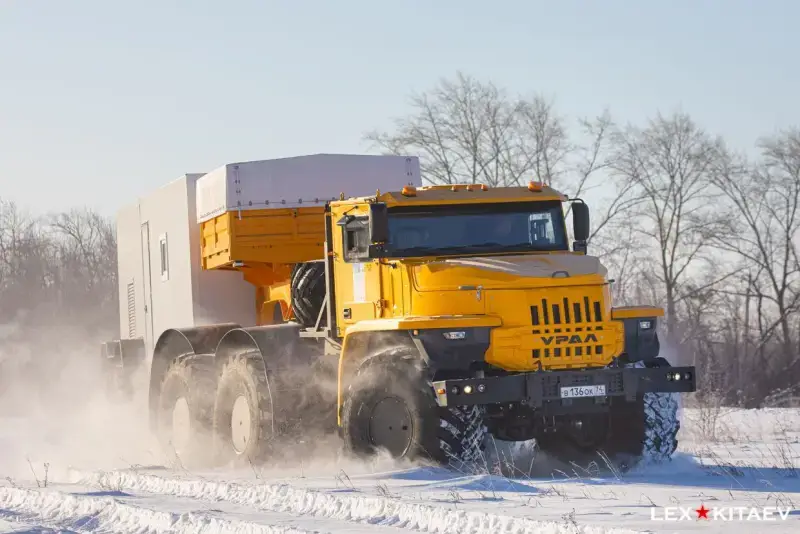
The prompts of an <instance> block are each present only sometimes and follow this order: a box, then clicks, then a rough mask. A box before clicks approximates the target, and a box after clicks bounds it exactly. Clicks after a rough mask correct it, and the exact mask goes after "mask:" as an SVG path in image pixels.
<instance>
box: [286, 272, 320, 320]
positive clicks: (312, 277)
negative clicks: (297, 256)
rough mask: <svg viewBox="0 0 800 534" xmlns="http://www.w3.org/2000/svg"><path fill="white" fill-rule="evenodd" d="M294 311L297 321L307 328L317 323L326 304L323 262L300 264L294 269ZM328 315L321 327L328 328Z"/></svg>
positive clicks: (292, 282) (292, 283)
mask: <svg viewBox="0 0 800 534" xmlns="http://www.w3.org/2000/svg"><path fill="white" fill-rule="evenodd" d="M291 288H292V311H293V312H294V315H295V317H296V318H297V321H298V322H299V323H300V324H302V325H303V326H305V327H307V328H308V327H312V326H314V325H315V324H316V323H317V317H319V312H320V310H321V309H322V305H323V303H324V302H325V294H326V288H325V263H324V262H321V261H316V262H308V263H298V264H295V266H294V268H293V269H292V278H291ZM327 323H328V318H327V314H325V313H323V314H322V319H321V320H320V323H319V325H320V327H322V326H327Z"/></svg>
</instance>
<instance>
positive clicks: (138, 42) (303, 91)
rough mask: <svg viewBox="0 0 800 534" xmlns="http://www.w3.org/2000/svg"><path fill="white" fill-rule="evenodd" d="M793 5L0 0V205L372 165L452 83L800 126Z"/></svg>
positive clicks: (753, 0)
mask: <svg viewBox="0 0 800 534" xmlns="http://www.w3.org/2000/svg"><path fill="white" fill-rule="evenodd" d="M797 20H800V2H796V1H791V0H786V1H778V0H750V1H745V0H727V1H724V0H695V1H688V0H675V1H671V2H656V1H654V0H653V1H635V0H629V1H620V0H603V1H593V2H592V1H589V0H585V1H578V0H561V1H558V2H555V1H552V0H550V1H538V0H527V1H501V0H493V1H492V2H486V1H477V0H460V1H455V0H437V1H436V2H430V1H428V2H425V1H422V0H405V1H401V0H396V1H393V2H389V1H374V0H373V1H372V2H367V1H363V0H337V1H332V0H331V1H327V2H326V1H322V0H295V1H289V0H284V1H267V0H262V1H257V0H224V1H221V0H217V1H211V0H182V1H179V0H162V1H156V0H138V1H123V0H118V1H112V0H69V1H67V0H49V1H46V0H0V198H3V199H5V200H13V201H15V202H17V203H18V204H19V205H20V206H22V207H24V208H25V209H27V210H29V211H31V212H33V213H45V212H48V211H53V210H63V209H68V208H70V207H80V206H86V207H90V208H93V209H96V210H99V211H100V212H102V213H104V214H109V215H110V214H113V213H115V212H116V210H117V209H118V208H119V207H120V206H122V205H124V204H128V203H130V202H132V201H133V200H134V199H135V198H136V197H137V196H144V195H146V194H147V193H148V192H150V191H152V190H153V189H155V188H157V187H160V186H161V185H163V184H165V183H168V182H169V181H171V180H174V179H175V178H178V177H179V176H180V175H182V174H184V173H192V172H208V171H210V170H212V169H215V168H217V167H219V166H221V165H224V164H226V163H229V162H234V161H247V160H257V159H268V158H275V157H285V156H295V155H301V154H312V153H319V152H327V153H336V152H344V153H368V149H369V145H368V144H367V143H366V142H365V141H364V140H363V135H364V133H365V132H366V131H368V130H371V129H373V128H382V127H388V126H390V125H391V119H392V118H394V117H396V116H401V115H403V114H405V113H407V112H408V111H409V108H408V97H409V95H410V94H411V93H412V92H413V91H425V90H427V89H430V88H432V87H433V86H435V85H436V84H437V82H438V81H439V80H440V79H441V78H443V77H445V78H451V77H453V76H454V75H455V73H456V72H457V71H459V70H460V71H462V72H464V73H467V74H470V75H472V76H475V77H478V78H480V79H482V80H485V81H493V82H494V83H496V84H497V85H499V86H502V87H505V88H506V89H507V90H509V91H510V92H512V93H533V92H536V93H541V94H543V95H545V96H547V97H548V98H552V99H553V100H554V102H555V105H556V107H557V109H558V111H559V112H560V113H562V114H563V115H566V116H568V117H580V116H587V115H588V116H593V115H597V114H599V113H601V112H602V111H603V109H605V108H608V109H609V111H610V112H611V113H612V115H613V116H614V117H615V119H617V120H619V121H622V122H632V123H639V124H641V123H643V122H644V121H646V120H647V119H648V118H649V117H652V116H653V115H654V114H655V113H656V112H658V111H662V112H665V113H669V112H671V111H676V110H680V111H685V112H688V113H689V114H691V115H692V117H693V118H694V119H695V120H696V121H697V122H698V123H699V124H701V125H702V126H703V127H704V128H706V129H707V130H708V131H710V132H712V133H717V134H721V135H723V136H725V138H726V139H727V140H728V141H729V143H730V144H731V145H732V146H734V147H737V148H739V149H748V148H749V147H751V146H753V144H754V142H755V140H756V139H757V138H758V137H760V136H762V135H767V134H772V133H775V132H776V131H777V130H779V129H781V128H785V127H788V126H790V125H798V124H800V98H798V95H800V69H798V68H797V66H798V61H800V59H798V58H799V57H800V56H798V53H799V52H800V38H798V37H797V33H796V21H797Z"/></svg>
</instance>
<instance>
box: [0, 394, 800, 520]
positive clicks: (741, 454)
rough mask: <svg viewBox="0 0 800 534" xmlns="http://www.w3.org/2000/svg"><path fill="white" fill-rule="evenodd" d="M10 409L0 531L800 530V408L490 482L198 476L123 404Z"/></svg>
mask: <svg viewBox="0 0 800 534" xmlns="http://www.w3.org/2000/svg"><path fill="white" fill-rule="evenodd" d="M0 403H2V399H0ZM6 407H8V405H6ZM2 409H3V406H2V404H0V410H2ZM5 412H6V413H5V414H4V415H3V416H2V417H3V418H2V420H0V532H56V531H68V532H85V531H93V532H119V533H122V532H268V533H277V532H367V531H369V532H396V533H397V532H405V533H411V532H420V533H422V532H425V533H437V534H451V533H453V534H455V533H458V534H469V533H522V532H532V533H558V534H561V533H587V534H588V533H597V534H601V533H602V534H606V533H609V534H610V533H627V532H726V533H728V534H732V533H740V532H741V533H745V532H798V531H800V522H799V520H800V409H790V408H781V409H778V408H776V409H763V410H738V409H725V408H723V409H717V410H713V409H702V410H700V409H685V410H683V412H684V413H683V421H682V428H681V432H680V434H679V439H680V445H679V450H678V452H677V453H676V455H675V457H674V458H673V460H672V461H671V462H669V463H668V464H665V465H660V466H642V467H640V468H637V469H634V470H632V471H631V472H628V473H617V472H614V471H610V470H609V469H607V468H606V467H605V466H604V465H602V462H598V463H597V464H594V465H588V466H566V465H558V464H556V463H555V461H553V460H551V459H549V458H544V457H537V458H536V461H535V462H534V463H533V469H532V470H529V469H528V468H529V467H530V463H529V460H528V459H527V458H517V460H516V463H515V465H514V466H513V469H511V471H512V473H513V474H508V472H509V469H505V472H506V474H502V473H500V472H495V470H494V469H492V466H491V463H490V460H491V458H489V461H487V463H486V466H485V467H486V468H485V469H483V470H482V471H480V472H477V473H458V472H453V471H448V470H446V469H442V468H438V467H431V466H426V465H409V464H399V463H395V462H391V461H389V460H386V459H383V458H380V459H377V460H375V461H371V462H357V461H354V460H352V459H346V458H343V457H340V456H339V455H338V453H337V452H336V448H335V444H334V442H324V443H323V442H320V443H316V444H315V445H316V446H317V449H316V453H315V454H314V455H313V457H305V458H299V457H298V458H297V459H295V460H292V461H281V462H279V463H277V464H276V465H265V466H248V467H247V468H240V469H216V470H197V469H191V468H186V467H182V466H180V465H177V464H175V463H173V462H171V461H170V459H169V458H168V457H166V456H165V455H163V454H161V453H160V452H159V450H158V447H156V446H155V445H154V443H153V441H152V439H151V438H150V436H149V432H148V431H147V426H146V423H145V422H144V421H143V420H142V418H141V414H140V413H138V412H136V411H135V410H131V411H126V408H125V407H124V406H108V405H104V404H102V403H98V404H93V405H90V407H89V409H85V410H83V411H81V412H75V411H74V410H70V409H69V407H68V406H65V407H64V411H63V413H61V414H60V416H59V417H53V416H52V414H48V413H45V412H40V413H33V414H27V415H25V416H21V415H19V413H18V412H15V410H13V409H6V410H5ZM499 447H500V449H501V450H505V451H506V452H508V449H507V448H504V447H505V444H500V446H499ZM45 464H47V467H46V471H45ZM507 467H508V466H507ZM701 504H702V505H704V506H705V507H706V508H712V509H713V508H714V507H721V506H726V507H746V508H745V510H749V509H750V508H751V507H758V510H761V508H760V507H763V506H772V507H783V508H782V509H784V510H785V509H786V508H787V507H788V508H790V509H791V510H790V511H789V512H788V517H787V519H785V520H783V519H780V517H779V516H778V514H777V513H774V514H773V516H774V517H773V520H772V521H769V522H766V521H759V522H757V523H756V522H754V521H753V520H750V521H748V520H747V512H746V511H745V513H744V518H743V519H741V520H740V519H739V518H738V517H736V518H734V519H733V520H731V521H722V520H719V519H717V520H703V519H697V514H696V513H695V512H694V511H693V510H694V509H696V508H699V507H700V506H701ZM665 507H691V509H692V512H691V520H689V521H663V520H662V521H658V520H657V519H659V518H663V517H664V514H665V513H670V512H669V511H668V510H667V509H666V508H665ZM677 509H678V508H675V510H677ZM678 515H680V514H679V513H676V517H677V516H678ZM775 517H777V519H775ZM654 518H655V520H654Z"/></svg>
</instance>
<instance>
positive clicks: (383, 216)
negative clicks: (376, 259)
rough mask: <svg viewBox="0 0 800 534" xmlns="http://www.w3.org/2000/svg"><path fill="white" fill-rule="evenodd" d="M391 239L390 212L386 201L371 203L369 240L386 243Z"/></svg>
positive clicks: (374, 242)
mask: <svg viewBox="0 0 800 534" xmlns="http://www.w3.org/2000/svg"><path fill="white" fill-rule="evenodd" d="M388 240H389V212H388V210H387V208H386V203H385V202H375V203H373V204H370V205H369V242H370V243H372V244H376V243H386V242H387V241H388Z"/></svg>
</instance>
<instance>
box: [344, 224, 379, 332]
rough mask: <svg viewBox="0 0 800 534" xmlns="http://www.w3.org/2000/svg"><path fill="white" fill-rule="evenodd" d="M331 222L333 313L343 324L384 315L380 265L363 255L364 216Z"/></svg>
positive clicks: (364, 246) (364, 247)
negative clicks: (334, 305)
mask: <svg viewBox="0 0 800 534" xmlns="http://www.w3.org/2000/svg"><path fill="white" fill-rule="evenodd" d="M332 222H333V240H334V250H336V251H340V252H339V253H338V254H336V255H335V256H334V273H335V276H334V279H335V280H334V283H335V287H336V315H337V319H338V322H339V324H340V325H342V326H343V327H344V326H346V325H349V324H353V323H356V322H359V321H365V320H369V319H376V318H379V317H381V316H382V315H383V313H382V302H383V301H382V296H381V293H382V291H381V278H382V277H381V266H380V265H379V264H378V263H377V261H375V260H370V259H368V258H367V257H366V253H367V246H368V242H369V230H368V219H367V217H366V216H356V217H352V218H350V220H349V221H348V222H347V223H344V222H342V221H336V220H334V221H332Z"/></svg>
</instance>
